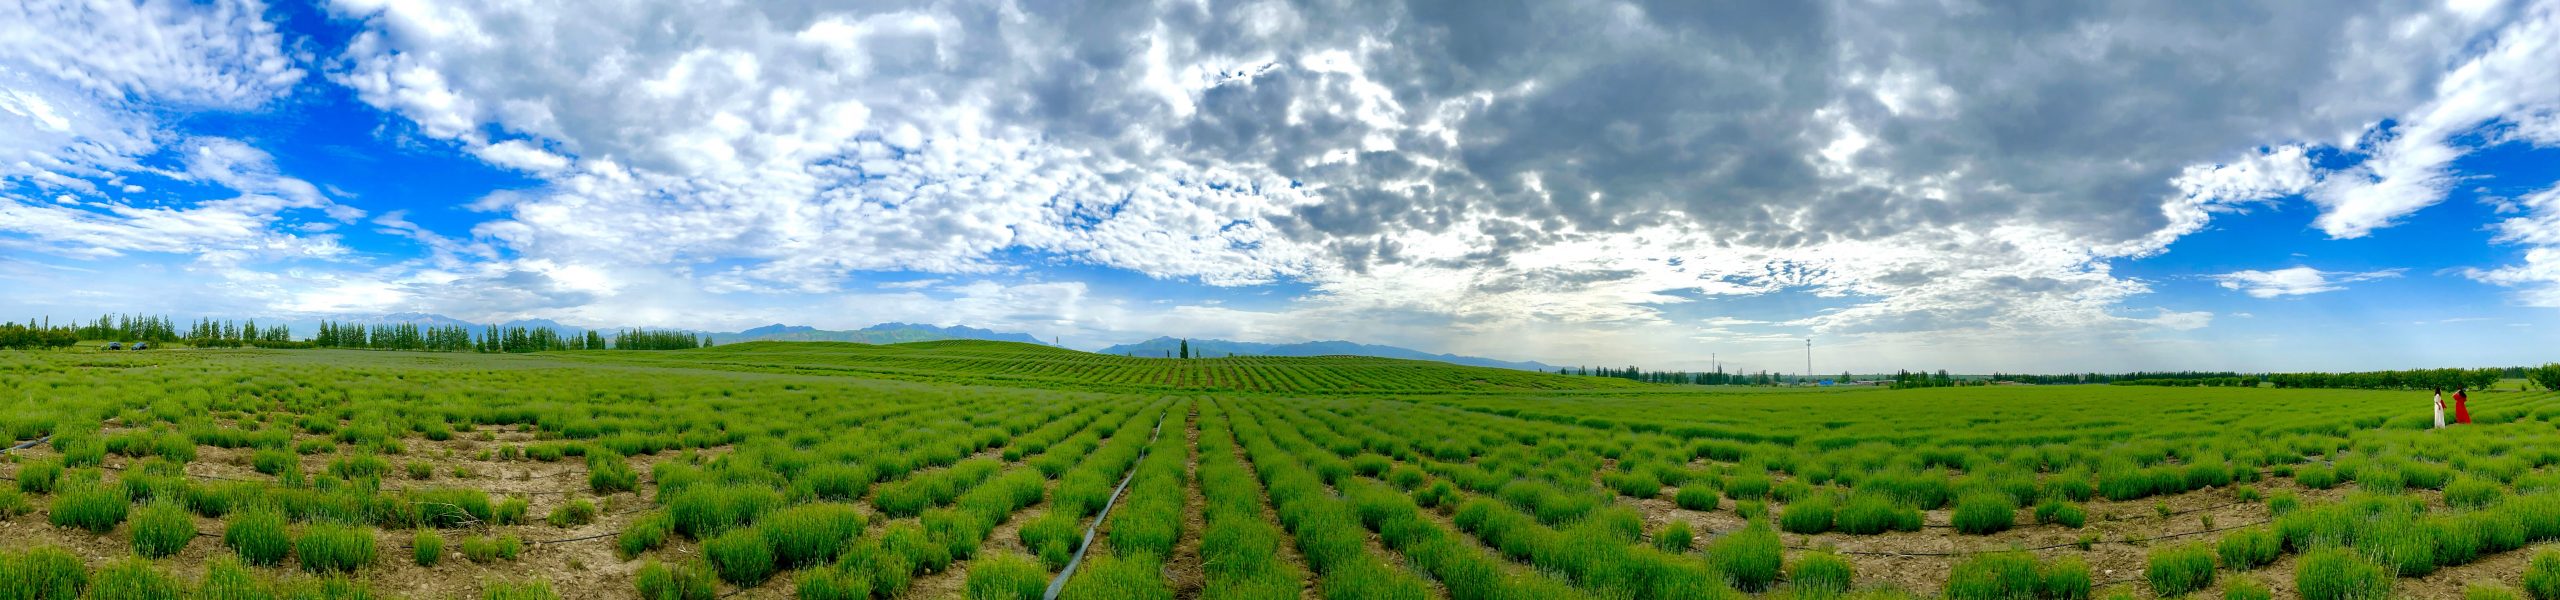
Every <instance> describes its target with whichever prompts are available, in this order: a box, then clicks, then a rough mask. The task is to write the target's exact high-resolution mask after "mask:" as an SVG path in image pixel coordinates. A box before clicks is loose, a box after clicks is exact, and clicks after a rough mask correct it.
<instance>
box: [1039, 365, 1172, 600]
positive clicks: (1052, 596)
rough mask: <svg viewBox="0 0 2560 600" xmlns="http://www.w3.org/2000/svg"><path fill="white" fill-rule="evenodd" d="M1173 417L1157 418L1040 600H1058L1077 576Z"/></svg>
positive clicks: (1165, 415) (1169, 413) (1162, 416)
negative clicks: (1113, 509) (1070, 579)
mask: <svg viewBox="0 0 2560 600" xmlns="http://www.w3.org/2000/svg"><path fill="white" fill-rule="evenodd" d="M1172 417H1173V411H1172V410H1166V411H1165V414H1163V415H1161V416H1158V417H1156V427H1155V431H1152V432H1149V433H1148V434H1147V445H1145V446H1142V447H1139V448H1138V458H1137V459H1136V460H1132V461H1130V462H1129V474H1128V475H1123V476H1121V477H1120V487H1119V488H1117V489H1113V490H1111V498H1110V499H1108V500H1104V501H1102V512H1098V513H1094V515H1093V523H1091V524H1088V525H1085V526H1084V541H1083V542H1082V543H1079V544H1077V545H1076V554H1075V556H1074V557H1071V558H1068V559H1067V566H1066V568H1063V569H1059V570H1058V576H1057V577H1055V578H1051V579H1050V580H1049V588H1048V589H1047V590H1044V591H1042V592H1041V593H1040V600H1058V592H1061V591H1064V590H1066V588H1067V578H1068V577H1074V576H1075V574H1076V566H1077V565H1078V564H1080V563H1083V562H1084V553H1085V551H1087V550H1092V549H1093V534H1094V531H1095V530H1098V529H1101V528H1102V520H1103V519H1105V518H1109V517H1110V516H1111V507H1112V505H1115V504H1119V503H1120V495H1121V494H1124V493H1127V492H1128V491H1129V482H1131V481H1135V480H1137V479H1138V464H1139V463H1143V462H1146V460H1147V453H1149V452H1152V451H1154V449H1155V446H1156V439H1157V438H1160V437H1163V436H1164V420H1165V419H1168V418H1172Z"/></svg>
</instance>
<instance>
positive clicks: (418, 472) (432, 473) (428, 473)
mask: <svg viewBox="0 0 2560 600" xmlns="http://www.w3.org/2000/svg"><path fill="white" fill-rule="evenodd" d="M401 468H402V469H404V470H407V471H408V472H409V478H410V479H416V480H419V481H425V480H429V479H435V478H436V466H435V465H433V464H428V463H427V461H423V460H413V461H409V464H406V465H402V466H401Z"/></svg>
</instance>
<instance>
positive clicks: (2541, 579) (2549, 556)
mask: <svg viewBox="0 0 2560 600" xmlns="http://www.w3.org/2000/svg"><path fill="white" fill-rule="evenodd" d="M2524 593H2525V595H2528V596H2532V597H2533V600H2560V550H2544V551H2541V552H2538V553H2535V554H2534V555H2533V561H2532V562H2531V563H2530V564H2528V565H2526V566H2525V569H2524Z"/></svg>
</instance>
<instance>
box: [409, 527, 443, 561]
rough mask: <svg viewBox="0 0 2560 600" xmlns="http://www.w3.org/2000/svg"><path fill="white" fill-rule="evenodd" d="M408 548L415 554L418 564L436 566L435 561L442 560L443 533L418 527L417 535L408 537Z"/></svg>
mask: <svg viewBox="0 0 2560 600" xmlns="http://www.w3.org/2000/svg"><path fill="white" fill-rule="evenodd" d="M409 550H410V552H411V553H412V554H414V555H415V556H416V558H417V561H418V566H421V567H432V566H436V563H437V562H440V561H443V560H444V534H442V533H438V532H436V530H433V529H420V530H418V533H417V535H413V536H410V537H409Z"/></svg>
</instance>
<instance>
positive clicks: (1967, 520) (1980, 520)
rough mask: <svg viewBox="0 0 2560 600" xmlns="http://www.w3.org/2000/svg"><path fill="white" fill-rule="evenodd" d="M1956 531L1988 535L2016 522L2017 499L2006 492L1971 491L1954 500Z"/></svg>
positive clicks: (2005, 528) (2007, 527)
mask: <svg viewBox="0 0 2560 600" xmlns="http://www.w3.org/2000/svg"><path fill="white" fill-rule="evenodd" d="M1953 518H1954V519H1955V526H1956V531H1959V532H1963V533H1966V534H1970V535H1990V534H1994V533H1999V532H2003V531H2008V530H2009V528H2010V527H2015V526H2017V524H2018V505H2017V499H2016V498H2015V497H2012V496H2010V495H2008V494H2000V493H1973V494H1967V495H1965V497H1964V498H1962V499H1959V500H1957V501H1956V510H1955V515H1954V516H1953Z"/></svg>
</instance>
